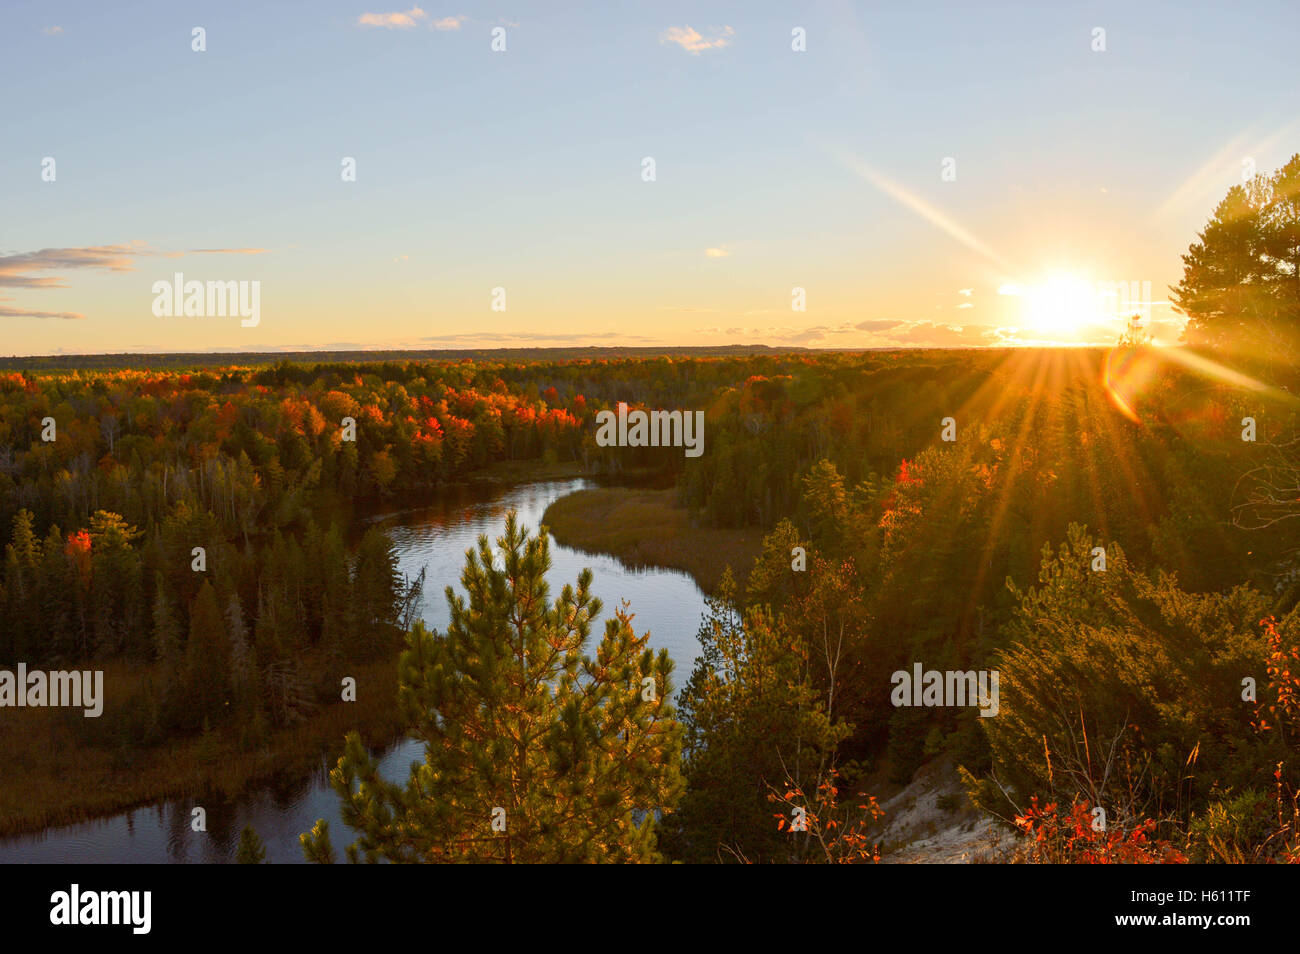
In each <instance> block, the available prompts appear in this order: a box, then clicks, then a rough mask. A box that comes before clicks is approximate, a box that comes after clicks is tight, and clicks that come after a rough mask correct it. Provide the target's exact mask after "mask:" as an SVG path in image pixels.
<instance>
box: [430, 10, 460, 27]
mask: <svg viewBox="0 0 1300 954" xmlns="http://www.w3.org/2000/svg"><path fill="white" fill-rule="evenodd" d="M468 19H469V17H467V16H465V14H463V13H458V14H456V15H455V16H454V17H442V18H441V19H438V20H434V21H433V22H432V23H430V24H429V26H431V27H433V29H435V30H459V29H460V25H461V24H462V23H464V22H465V21H466V20H468Z"/></svg>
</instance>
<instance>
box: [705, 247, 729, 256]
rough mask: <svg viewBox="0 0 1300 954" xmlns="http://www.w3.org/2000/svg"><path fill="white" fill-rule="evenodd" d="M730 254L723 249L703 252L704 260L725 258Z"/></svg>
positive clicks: (707, 249) (709, 249) (710, 249)
mask: <svg viewBox="0 0 1300 954" xmlns="http://www.w3.org/2000/svg"><path fill="white" fill-rule="evenodd" d="M730 254H731V253H730V252H728V251H727V250H726V249H725V248H706V249H705V250H704V257H705V258H726V257H727V256H728V255H730Z"/></svg>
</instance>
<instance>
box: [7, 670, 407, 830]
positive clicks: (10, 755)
mask: <svg viewBox="0 0 1300 954" xmlns="http://www.w3.org/2000/svg"><path fill="white" fill-rule="evenodd" d="M152 668H153V667H142V668H133V667H130V666H128V665H126V664H124V663H112V664H109V665H107V666H105V667H104V695H105V697H106V698H107V699H109V700H113V699H130V698H133V696H134V695H135V693H137V692H139V691H142V688H141V687H143V686H144V685H146V684H147V680H148V679H149V678H150V676H151V669H152ZM355 670H356V671H355V673H354V675H355V677H356V680H357V686H358V691H357V701H356V702H348V703H345V702H342V701H340V702H337V703H335V704H333V705H329V706H326V707H324V708H322V709H320V710H318V711H317V712H315V713H314V714H313V716H312V717H311V718H310V719H309V720H308V721H307V722H305V723H303V724H302V725H298V726H295V727H293V728H286V729H281V730H279V731H277V732H274V733H272V734H271V738H270V740H269V741H268V743H267V745H265V746H264V747H262V748H259V749H256V750H251V751H250V750H244V749H241V748H240V747H239V745H238V742H237V740H236V739H234V738H233V735H232V734H231V733H228V732H225V731H222V730H218V731H214V732H212V733H209V734H208V735H206V736H187V737H184V738H177V739H168V740H167V741H165V742H163V743H162V744H160V745H157V746H154V747H151V748H138V749H126V748H123V747H120V746H101V745H95V744H89V743H87V742H86V741H85V740H84V739H83V738H82V737H81V734H80V733H79V731H78V727H77V726H76V725H75V723H74V722H73V720H74V719H81V718H83V716H82V715H81V713H80V710H77V711H76V712H75V714H70V712H69V711H68V710H63V709H55V708H48V707H45V708H22V709H17V708H15V709H6V710H5V718H4V719H0V752H3V753H4V756H3V758H4V784H3V785H0V837H11V836H14V835H22V834H28V833H32V832H39V831H42V830H44V829H46V828H50V827H54V826H59V825H71V824H77V823H80V822H85V821H90V820H93V819H95V818H100V817H103V816H106V815H113V814H116V813H118V812H123V811H129V810H130V809H133V808H137V807H140V806H142V805H148V804H152V803H155V802H160V801H164V800H167V799H175V798H201V797H203V796H205V795H209V794H213V793H215V794H217V795H219V796H222V797H227V798H233V797H235V796H237V795H239V794H240V793H242V792H244V791H246V790H247V789H248V788H249V787H250V786H254V785H258V784H262V783H266V782H271V781H273V780H275V779H277V778H282V777H293V776H302V775H305V774H307V773H309V772H311V771H312V770H313V769H314V768H316V767H317V766H318V765H319V764H320V762H321V759H322V758H326V759H328V760H329V762H330V763H333V762H334V761H335V760H336V759H337V757H338V756H339V755H341V754H342V751H343V738H344V736H345V735H346V734H347V733H348V732H350V731H353V730H356V731H357V732H360V733H361V737H362V739H364V740H365V742H366V744H367V745H370V746H378V745H384V744H387V743H389V742H392V741H394V740H395V739H397V738H399V737H400V736H401V735H402V734H403V732H404V731H405V729H406V726H405V725H404V723H403V720H402V717H401V713H400V711H399V709H398V706H397V659H396V657H394V658H392V659H386V660H381V661H377V662H372V663H367V664H365V665H359V666H357V667H355Z"/></svg>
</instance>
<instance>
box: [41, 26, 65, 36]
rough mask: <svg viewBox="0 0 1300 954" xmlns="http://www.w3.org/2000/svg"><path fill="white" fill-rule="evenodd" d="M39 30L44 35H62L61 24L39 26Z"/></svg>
mask: <svg viewBox="0 0 1300 954" xmlns="http://www.w3.org/2000/svg"><path fill="white" fill-rule="evenodd" d="M41 32H42V33H44V34H45V35H46V36H62V35H63V27H61V26H47V27H41Z"/></svg>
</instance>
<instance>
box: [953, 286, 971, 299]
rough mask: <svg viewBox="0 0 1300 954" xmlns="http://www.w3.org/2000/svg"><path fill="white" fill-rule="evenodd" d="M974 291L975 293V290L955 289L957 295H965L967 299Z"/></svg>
mask: <svg viewBox="0 0 1300 954" xmlns="http://www.w3.org/2000/svg"><path fill="white" fill-rule="evenodd" d="M974 291H975V289H973V288H958V289H957V294H958V295H965V296H966V297H967V298H969V297H970V296H971V294H972V293H973V292H974Z"/></svg>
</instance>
